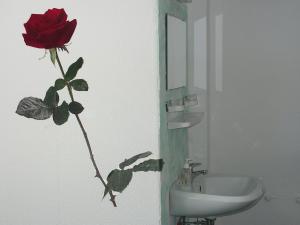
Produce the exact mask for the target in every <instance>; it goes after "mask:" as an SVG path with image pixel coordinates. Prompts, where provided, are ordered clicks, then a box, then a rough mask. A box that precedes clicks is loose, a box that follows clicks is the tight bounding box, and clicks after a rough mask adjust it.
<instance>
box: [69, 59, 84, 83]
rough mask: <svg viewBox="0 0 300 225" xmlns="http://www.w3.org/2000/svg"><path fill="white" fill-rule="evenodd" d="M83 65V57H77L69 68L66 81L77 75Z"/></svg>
mask: <svg viewBox="0 0 300 225" xmlns="http://www.w3.org/2000/svg"><path fill="white" fill-rule="evenodd" d="M82 65H83V58H82V57H80V58H79V59H77V61H76V62H74V63H73V64H72V65H71V66H70V67H69V68H68V71H67V72H66V75H65V80H66V81H70V80H73V79H74V78H75V77H76V75H77V72H78V70H79V69H80V68H81V67H82Z"/></svg>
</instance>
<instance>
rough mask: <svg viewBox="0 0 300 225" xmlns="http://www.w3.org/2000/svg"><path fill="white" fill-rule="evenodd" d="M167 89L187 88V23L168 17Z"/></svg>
mask: <svg viewBox="0 0 300 225" xmlns="http://www.w3.org/2000/svg"><path fill="white" fill-rule="evenodd" d="M166 26H167V89H175V88H179V87H184V86H186V82H187V54H186V52H187V49H186V46H187V41H186V30H187V29H186V22H185V21H183V20H181V19H179V18H177V17H174V16H171V15H167V17H166Z"/></svg>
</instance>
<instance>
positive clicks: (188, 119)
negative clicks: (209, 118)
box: [168, 112, 204, 130]
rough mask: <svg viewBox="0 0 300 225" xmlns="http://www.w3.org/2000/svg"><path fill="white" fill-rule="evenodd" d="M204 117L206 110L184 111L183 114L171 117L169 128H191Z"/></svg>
mask: <svg viewBox="0 0 300 225" xmlns="http://www.w3.org/2000/svg"><path fill="white" fill-rule="evenodd" d="M203 117H204V112H184V113H182V114H181V115H178V116H175V117H174V118H169V120H168V129H169V130H172V129H179V128H189V127H192V126H195V125H196V124H198V123H200V122H201V121H202V119H203Z"/></svg>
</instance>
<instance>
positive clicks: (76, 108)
mask: <svg viewBox="0 0 300 225" xmlns="http://www.w3.org/2000/svg"><path fill="white" fill-rule="evenodd" d="M83 110H84V108H83V106H82V105H81V104H80V103H79V102H75V101H73V102H71V103H70V104H69V111H70V113H73V114H79V113H81V112H82V111H83Z"/></svg>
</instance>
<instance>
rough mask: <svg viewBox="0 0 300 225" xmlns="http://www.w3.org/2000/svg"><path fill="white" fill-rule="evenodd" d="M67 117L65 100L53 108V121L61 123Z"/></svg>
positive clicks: (67, 106) (67, 110) (65, 120)
mask: <svg viewBox="0 0 300 225" xmlns="http://www.w3.org/2000/svg"><path fill="white" fill-rule="evenodd" d="M68 118H69V105H68V103H66V102H65V101H64V102H63V103H62V104H61V105H60V106H58V107H56V108H54V110H53V121H54V123H55V124H56V125H62V124H64V123H65V122H67V120H68Z"/></svg>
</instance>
